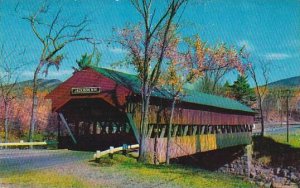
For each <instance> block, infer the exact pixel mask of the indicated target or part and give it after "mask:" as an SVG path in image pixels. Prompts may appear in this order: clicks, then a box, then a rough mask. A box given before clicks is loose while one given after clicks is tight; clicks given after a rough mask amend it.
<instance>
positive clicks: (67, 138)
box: [58, 99, 137, 151]
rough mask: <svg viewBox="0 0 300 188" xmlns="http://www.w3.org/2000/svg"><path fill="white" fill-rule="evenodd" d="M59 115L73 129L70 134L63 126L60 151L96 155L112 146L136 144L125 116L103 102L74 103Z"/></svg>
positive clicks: (61, 110)
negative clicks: (91, 152) (68, 150)
mask: <svg viewBox="0 0 300 188" xmlns="http://www.w3.org/2000/svg"><path fill="white" fill-rule="evenodd" d="M58 112H59V113H61V114H62V115H63V116H64V118H65V120H66V122H67V124H68V127H69V129H70V131H68V128H67V127H66V125H65V124H64V123H63V122H62V121H61V122H60V124H59V128H58V135H59V136H58V142H59V144H58V147H59V148H68V149H73V150H83V151H95V150H106V149H109V147H110V146H114V147H119V146H122V145H123V144H136V143H137V140H136V138H135V136H134V133H133V128H132V126H133V125H131V124H130V122H129V120H128V118H127V115H126V113H125V112H121V111H120V110H119V109H118V108H116V107H114V106H112V105H110V104H109V103H107V102H106V101H104V100H101V99H72V100H70V101H69V102H68V103H67V104H65V105H64V106H63V107H62V108H61V109H60V110H59V111H58ZM70 132H71V133H70ZM71 134H73V136H74V138H75V140H76V143H75V142H74V141H73V139H72V137H71Z"/></svg>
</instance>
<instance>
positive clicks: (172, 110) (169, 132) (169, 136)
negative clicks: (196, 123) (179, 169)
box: [166, 98, 176, 165]
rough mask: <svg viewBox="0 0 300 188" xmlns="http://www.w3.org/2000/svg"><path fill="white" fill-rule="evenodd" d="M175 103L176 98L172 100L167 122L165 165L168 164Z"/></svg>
mask: <svg viewBox="0 0 300 188" xmlns="http://www.w3.org/2000/svg"><path fill="white" fill-rule="evenodd" d="M175 103H176V98H174V99H173V102H172V108H171V117H170V121H169V128H168V137H167V151H166V164H167V165H169V164H170V145H171V133H172V132H171V131H172V130H171V129H172V123H173V115H174V109H175Z"/></svg>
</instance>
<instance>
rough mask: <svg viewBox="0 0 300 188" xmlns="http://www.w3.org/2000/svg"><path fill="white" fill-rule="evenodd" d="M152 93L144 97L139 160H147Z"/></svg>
mask: <svg viewBox="0 0 300 188" xmlns="http://www.w3.org/2000/svg"><path fill="white" fill-rule="evenodd" d="M149 102H150V94H149V95H145V96H144V97H142V114H141V115H142V121H141V127H140V147H139V159H138V160H139V162H142V163H145V162H147V152H146V139H147V130H148V121H149V119H148V116H149Z"/></svg>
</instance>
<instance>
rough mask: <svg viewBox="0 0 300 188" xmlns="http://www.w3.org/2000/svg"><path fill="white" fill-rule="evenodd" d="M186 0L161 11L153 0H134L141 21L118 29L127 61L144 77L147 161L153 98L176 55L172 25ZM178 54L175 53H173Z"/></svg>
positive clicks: (142, 147)
mask: <svg viewBox="0 0 300 188" xmlns="http://www.w3.org/2000/svg"><path fill="white" fill-rule="evenodd" d="M186 2H187V0H171V1H168V2H167V3H166V8H164V9H163V10H162V11H160V12H159V13H160V14H159V13H158V12H156V9H155V7H154V5H153V2H152V0H131V4H132V5H133V6H134V7H135V9H136V10H137V12H138V13H139V15H140V16H141V23H140V24H139V25H136V26H128V27H127V28H124V29H122V30H120V31H119V35H118V36H119V39H118V43H120V44H121V45H122V47H123V48H124V49H126V50H127V51H128V58H127V59H128V60H129V61H128V62H129V63H130V64H131V65H133V66H134V67H135V69H136V71H137V73H138V76H139V78H140V80H141V85H142V86H141V98H142V102H141V103H142V105H141V108H142V109H141V112H142V117H141V119H142V120H141V126H140V127H141V128H140V149H139V150H140V151H139V154H140V155H139V161H141V162H145V161H146V160H147V154H146V145H145V144H146V135H147V130H148V114H149V104H150V97H151V93H152V91H153V89H154V88H155V87H156V85H157V83H158V80H159V78H160V76H161V68H162V65H163V64H164V62H165V61H166V60H167V59H168V57H167V54H168V55H173V54H172V51H171V48H172V47H171V46H172V44H171V41H173V40H172V37H173V35H172V25H173V24H176V22H175V21H176V15H178V12H179V10H180V9H181V7H182V6H184V5H185V3H186ZM174 55H175V54H174Z"/></svg>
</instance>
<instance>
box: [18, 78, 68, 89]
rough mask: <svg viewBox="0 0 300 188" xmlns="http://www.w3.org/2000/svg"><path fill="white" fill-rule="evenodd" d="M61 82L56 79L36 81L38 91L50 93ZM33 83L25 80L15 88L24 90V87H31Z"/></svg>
mask: <svg viewBox="0 0 300 188" xmlns="http://www.w3.org/2000/svg"><path fill="white" fill-rule="evenodd" d="M61 83H62V82H61V81H60V80H58V79H38V87H39V90H40V91H52V90H53V89H55V88H56V87H57V86H58V85H59V84H61ZM32 85H33V81H32V80H26V81H22V82H18V83H17V85H16V86H17V88H20V89H24V88H25V87H32Z"/></svg>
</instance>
